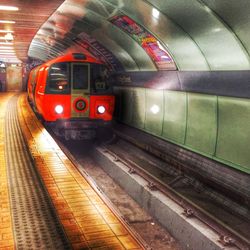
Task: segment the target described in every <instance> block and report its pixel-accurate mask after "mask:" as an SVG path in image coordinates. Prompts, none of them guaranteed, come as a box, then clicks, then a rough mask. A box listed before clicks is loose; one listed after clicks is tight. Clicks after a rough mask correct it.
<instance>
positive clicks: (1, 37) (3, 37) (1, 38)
mask: <svg viewBox="0 0 250 250" xmlns="http://www.w3.org/2000/svg"><path fill="white" fill-rule="evenodd" d="M0 40H13V39H11V38H10V39H8V38H6V37H5V36H0Z"/></svg>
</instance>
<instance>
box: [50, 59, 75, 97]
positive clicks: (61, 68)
mask: <svg viewBox="0 0 250 250" xmlns="http://www.w3.org/2000/svg"><path fill="white" fill-rule="evenodd" d="M69 79H70V78H69V64H68V63H55V64H53V65H52V66H51V67H50V70H49V76H48V84H47V86H48V87H47V88H48V89H47V92H48V93H56V94H69V93H70V84H69Z"/></svg>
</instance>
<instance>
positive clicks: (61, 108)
mask: <svg viewBox="0 0 250 250" xmlns="http://www.w3.org/2000/svg"><path fill="white" fill-rule="evenodd" d="M107 74H108V70H107V68H106V67H105V65H103V64H102V63H100V62H99V61H97V60H95V59H94V58H92V57H88V56H85V55H83V54H80V53H72V54H69V55H65V56H62V57H59V58H56V59H54V60H51V61H49V62H47V63H44V64H42V65H39V66H38V67H36V68H34V69H32V71H31V72H30V76H29V81H28V98H29V101H30V102H31V104H32V105H33V107H34V109H35V110H36V112H37V113H38V114H39V115H40V116H41V117H42V118H43V120H44V121H45V122H47V123H48V124H49V125H51V126H52V128H53V130H54V131H55V132H56V134H58V135H64V136H65V137H66V138H72V139H82V138H89V137H93V136H94V134H95V129H96V128H99V127H105V126H108V125H109V124H110V122H111V121H112V117H113V111H114V101H115V98H114V96H113V94H112V89H111V87H110V86H109V84H108V82H107Z"/></svg>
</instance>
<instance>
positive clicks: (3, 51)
mask: <svg viewBox="0 0 250 250" xmlns="http://www.w3.org/2000/svg"><path fill="white" fill-rule="evenodd" d="M6 52H7V53H9V52H12V53H14V52H15V50H13V49H8V50H7V49H6V50H2V49H0V54H1V53H6Z"/></svg>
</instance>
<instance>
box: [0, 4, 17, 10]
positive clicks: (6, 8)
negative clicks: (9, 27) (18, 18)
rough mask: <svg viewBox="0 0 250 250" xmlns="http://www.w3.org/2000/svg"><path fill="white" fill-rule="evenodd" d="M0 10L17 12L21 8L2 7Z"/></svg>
mask: <svg viewBox="0 0 250 250" xmlns="http://www.w3.org/2000/svg"><path fill="white" fill-rule="evenodd" d="M0 10H10V11H17V10H19V8H18V7H15V6H7V5H0Z"/></svg>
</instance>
